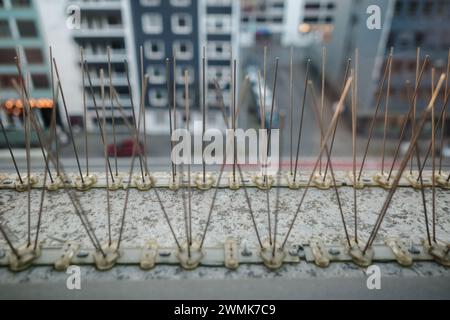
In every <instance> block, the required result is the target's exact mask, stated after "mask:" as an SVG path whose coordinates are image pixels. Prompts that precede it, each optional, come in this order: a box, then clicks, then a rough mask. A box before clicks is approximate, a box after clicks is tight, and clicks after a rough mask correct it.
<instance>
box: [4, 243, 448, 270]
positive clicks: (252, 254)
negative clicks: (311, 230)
mask: <svg viewBox="0 0 450 320" xmlns="http://www.w3.org/2000/svg"><path fill="white" fill-rule="evenodd" d="M391 239H392V238H391V237H389V238H387V239H386V241H387V240H391ZM396 241H397V242H398V241H400V243H402V245H401V246H402V248H403V249H402V250H406V252H407V253H408V254H409V255H410V256H411V259H412V261H413V263H414V262H433V261H434V262H436V263H438V264H441V265H445V266H449V265H448V263H449V261H450V254H449V252H448V251H449V247H448V245H444V244H439V245H435V246H433V247H429V246H428V245H427V244H425V243H424V244H411V245H409V246H406V245H405V244H404V243H405V242H406V241H403V240H398V239H397V240H396ZM227 245H228V246H229V245H230V244H229V242H227V241H225V243H224V245H223V246H217V247H205V248H203V249H202V251H201V253H202V256H201V258H199V256H197V257H198V259H199V260H198V259H197V261H194V260H191V263H192V262H195V264H196V265H197V266H199V267H200V266H203V267H226V266H227V265H228V266H229V267H228V268H229V269H235V268H236V265H235V264H234V263H233V264H231V266H230V265H229V261H228V262H227V261H226V260H227V259H228V258H226V257H227V252H228V254H229V252H230V248H227V247H226V246H227ZM233 246H234V248H233V249H232V252H233V253H234V254H235V259H236V260H237V261H238V262H239V265H245V264H261V265H264V264H265V259H266V257H267V259H269V258H270V257H272V253H273V252H272V250H269V249H268V247H266V249H265V254H264V259H263V258H262V257H261V253H262V251H261V249H260V248H256V247H253V248H252V247H248V248H246V249H245V250H244V249H243V247H242V246H240V245H239V244H238V243H237V242H235V243H234V244H233ZM185 247H186V246H184V247H182V248H184V249H182V250H181V251H180V250H178V249H177V248H175V247H160V246H158V245H157V243H156V241H154V242H153V243H152V244H151V245H149V244H145V246H144V247H143V248H125V247H124V248H122V249H121V252H120V255H116V253H117V252H116V251H114V250H113V251H112V252H110V256H109V257H108V259H109V261H110V264H113V266H119V265H122V266H126V265H136V266H141V265H142V263H143V261H144V262H145V261H147V262H148V259H149V256H150V257H151V259H154V266H158V265H180V258H179V255H180V253H183V254H184V253H185V252H184V250H186V249H185ZM299 247H301V248H302V250H299ZM318 247H319V248H320V251H321V252H322V255H323V256H326V257H327V258H329V261H330V264H332V263H339V262H355V261H354V259H355V258H354V257H355V256H356V253H355V254H354V255H353V256H352V255H351V254H350V253H349V251H348V249H349V248H348V247H347V246H345V245H343V244H331V245H329V244H327V245H320V246H318V242H317V239H312V240H311V241H310V242H309V243H308V244H305V245H301V246H299V245H291V246H287V247H286V251H285V252H284V253H283V254H284V257H283V259H282V264H290V263H299V262H300V260H301V259H302V260H305V261H306V262H308V263H313V264H316V265H318V264H317V249H318ZM191 248H192V249H193V250H192V252H191V254H192V257H193V256H194V255H195V254H194V252H195V250H196V249H195V244H193V246H192V247H191ZM104 249H106V251H108V250H107V246H105V247H104ZM5 251H6V253H7V254H6V255H5V256H4V257H3V258H0V268H1V267H5V268H8V267H10V260H9V259H10V258H9V257H10V256H11V252H10V251H9V250H7V249H6V248H5ZM356 251H358V250H355V252H356ZM394 251H395V250H393V249H392V245H390V246H389V245H386V243H375V244H374V245H373V246H372V252H373V256H372V263H375V262H380V263H399V261H398V254H396V253H395V252H394ZM358 252H360V251H358ZM186 253H187V252H186ZM197 253H199V252H197ZM269 253H270V255H269ZM65 254H67V247H66V246H64V247H43V248H41V249H40V252H39V254H36V255H33V256H32V259H29V260H27V261H28V263H27V264H26V267H27V268H29V267H31V266H54V265H55V262H57V261H58V260H59V259H60V258H61V257H62V255H65ZM97 254H98V253H97V252H96V251H95V250H94V249H93V248H80V249H78V250H77V253H76V254H74V255H73V257H72V258H71V259H70V263H71V264H73V265H78V266H82V265H95V264H96V260H95V259H96V258H95V257H96V255H97ZM147 254H148V255H149V256H148V255H147ZM107 256H108V255H107ZM112 258H113V259H112ZM111 259H112V261H113V262H114V263H112V262H111ZM269 260H270V259H269ZM266 263H267V262H266ZM361 264H362V263H361ZM190 265H191V266H192V264H190ZM357 265H359V264H357ZM399 265H400V266H403V264H402V263H399ZM322 266H323V265H322V264H320V267H322ZM152 267H153V266H152ZM323 267H325V266H323ZM25 269H26V268H25ZM25 269H22V270H25ZM17 271H20V270H17ZM61 271H63V270H61Z"/></svg>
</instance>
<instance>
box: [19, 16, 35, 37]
mask: <svg viewBox="0 0 450 320" xmlns="http://www.w3.org/2000/svg"><path fill="white" fill-rule="evenodd" d="M17 29H18V30H19V34H20V36H21V37H22V38H35V37H37V35H38V33H37V28H36V24H35V23H34V21H33V20H17Z"/></svg>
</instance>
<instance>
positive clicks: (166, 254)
mask: <svg viewBox="0 0 450 320" xmlns="http://www.w3.org/2000/svg"><path fill="white" fill-rule="evenodd" d="M171 254H172V253H171V252H169V251H162V252H160V253H159V256H160V257H164V258H167V257H170V255H171Z"/></svg>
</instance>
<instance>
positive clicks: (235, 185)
mask: <svg viewBox="0 0 450 320" xmlns="http://www.w3.org/2000/svg"><path fill="white" fill-rule="evenodd" d="M199 174H200V173H196V172H194V173H193V176H194V177H195V176H197V175H199ZM304 174H305V176H306V175H308V172H305V173H304ZM243 175H244V180H245V185H246V186H247V187H249V188H259V189H261V190H266V189H267V186H266V184H264V183H263V181H264V180H263V179H264V178H263V177H262V176H261V174H260V173H259V174H258V173H256V172H248V171H247V172H243ZM377 175H379V172H378V171H377V172H374V171H372V172H370V171H367V172H366V174H365V175H363V177H362V178H361V182H360V183H362V184H363V185H364V187H382V188H389V186H388V185H387V183H386V181H385V177H384V178H375V177H376V176H377ZM119 176H122V177H126V176H127V174H119ZM335 176H336V185H337V186H338V187H346V186H352V185H353V181H352V179H350V178H349V174H348V172H345V171H339V172H335ZM431 177H432V174H431V171H430V172H429V171H424V172H423V182H424V187H425V188H430V187H431V186H432V183H431V182H432V180H431ZM443 177H444V178H445V179H447V177H446V176H443ZM84 179H85V185H84V187H83V186H82V185H81V184H80V181H81V179H79V176H77V175H76V174H69V175H67V177H66V186H67V187H69V188H70V187H72V188H75V189H78V190H80V191H88V190H90V189H102V188H106V176H105V174H104V173H95V174H92V175H90V176H89V177H84ZM416 179H417V177H416ZM436 179H437V181H436V182H437V186H438V187H440V188H442V189H448V188H449V187H450V185H449V184H448V183H447V182H446V181H442V179H439V176H437V178H436ZM144 180H145V182H144V183H143V182H142V177H141V176H139V175H136V176H134V177H133V180H132V181H131V184H130V185H129V186H130V188H134V189H139V190H142V191H146V190H150V189H151V188H153V187H156V188H169V189H172V190H177V188H176V186H177V185H178V183H179V182H180V179H179V177H177V179H176V183H175V184H173V178H172V175H171V174H168V173H165V172H156V173H152V176H145V177H144ZM192 180H193V181H192V182H191V187H192V188H197V187H198V185H197V184H196V181H195V179H192ZM239 180H240V179H239V178H238V176H236V180H235V182H233V177H232V176H231V177H229V178H228V179H222V180H221V181H220V183H219V188H231V189H239V188H240V187H241V186H240V181H239ZM267 180H268V181H269V185H270V186H271V187H274V184H275V178H274V177H272V176H268V178H267ZM279 180H280V184H279V186H280V187H283V188H290V189H293V190H297V189H300V188H304V187H306V186H307V184H308V181H307V179H304V178H303V177H300V176H297V179H296V182H295V185H293V181H292V179H291V178H290V177H289V175H283V176H282V177H281V178H280V179H279ZM315 180H316V181H317V183H315V184H314V183H313V184H312V187H313V188H317V189H322V190H326V189H329V188H331V187H332V183H329V182H330V181H328V180H327V179H326V180H325V184H323V176H320V177H319V176H318V177H317V178H316V179H315ZM32 181H33V182H34V183H33V184H32V186H31V187H32V189H41V188H42V187H43V185H42V183H43V175H42V174H41V173H39V174H34V175H33V180H32ZM55 181H57V180H56V179H55ZM110 183H111V181H110ZM216 185H217V184H216V183H213V185H212V186H211V188H215V187H216ZM358 186H359V187H362V185H361V184H358ZM415 186H416V187H417V184H416V181H414V179H412V177H410V176H409V172H407V173H405V174H404V176H403V177H402V179H401V181H400V184H399V187H407V188H411V187H413V188H414V187H415ZM127 187H128V179H127V178H123V179H122V180H121V181H120V183H118V184H117V185H116V186H115V187H114V188H111V186H110V189H113V190H120V189H126V188H127ZM1 189H13V190H17V191H21V192H23V191H26V190H27V187H26V182H25V183H24V184H23V185H19V183H18V182H17V181H16V176H15V175H14V174H5V179H3V181H1V182H0V190H1Z"/></svg>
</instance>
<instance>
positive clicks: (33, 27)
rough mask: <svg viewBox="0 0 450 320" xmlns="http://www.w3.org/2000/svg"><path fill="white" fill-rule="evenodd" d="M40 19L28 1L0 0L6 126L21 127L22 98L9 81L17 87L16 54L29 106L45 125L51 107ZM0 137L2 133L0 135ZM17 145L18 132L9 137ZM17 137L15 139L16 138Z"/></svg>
mask: <svg viewBox="0 0 450 320" xmlns="http://www.w3.org/2000/svg"><path fill="white" fill-rule="evenodd" d="M41 26H42V25H41V18H40V16H39V13H38V11H37V8H36V1H32V0H1V1H0V113H1V121H2V122H3V124H4V125H5V126H6V127H7V128H8V130H9V129H11V130H13V131H14V129H21V128H23V127H22V119H21V114H22V107H23V106H22V105H23V103H22V101H21V100H20V93H19V92H18V90H17V88H18V87H14V84H13V80H15V81H16V84H17V85H19V86H20V81H19V77H18V71H17V67H16V64H15V57H16V56H17V55H18V54H19V56H20V62H21V65H22V67H23V73H24V77H26V78H27V79H28V80H27V91H28V95H29V98H30V104H31V107H32V108H33V109H34V110H35V111H36V110H39V111H40V112H38V111H36V112H35V114H36V115H38V116H39V118H40V119H41V120H43V124H47V125H48V124H49V121H50V117H51V110H52V108H53V101H52V90H51V84H50V72H49V59H48V48H47V44H46V42H45V40H44V37H43V30H42V29H41ZM1 137H2V138H1V139H3V136H1ZM10 140H13V141H12V143H13V144H16V142H17V143H18V144H21V143H22V142H23V137H22V135H20V137H19V136H18V137H17V139H16V137H10ZM16 140H17V141H16Z"/></svg>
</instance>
